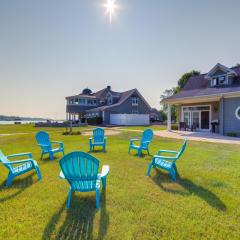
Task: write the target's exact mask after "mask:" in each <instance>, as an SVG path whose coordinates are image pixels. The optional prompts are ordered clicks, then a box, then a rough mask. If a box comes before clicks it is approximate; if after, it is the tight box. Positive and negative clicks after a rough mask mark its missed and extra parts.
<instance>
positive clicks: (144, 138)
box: [141, 129, 153, 147]
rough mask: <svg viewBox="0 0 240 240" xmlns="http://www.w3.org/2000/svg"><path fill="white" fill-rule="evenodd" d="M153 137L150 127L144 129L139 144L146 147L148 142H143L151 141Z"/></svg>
mask: <svg viewBox="0 0 240 240" xmlns="http://www.w3.org/2000/svg"><path fill="white" fill-rule="evenodd" d="M152 139H153V131H152V130H151V129H146V130H145V131H144V132H143V134H142V139H141V146H142V147H147V146H148V144H149V143H144V142H146V141H149V142H151V141H152Z"/></svg>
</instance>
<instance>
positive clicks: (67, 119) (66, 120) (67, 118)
mask: <svg viewBox="0 0 240 240" xmlns="http://www.w3.org/2000/svg"><path fill="white" fill-rule="evenodd" d="M67 120H68V112H66V121H67Z"/></svg>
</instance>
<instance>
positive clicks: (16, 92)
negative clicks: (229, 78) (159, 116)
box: [0, 0, 240, 119]
mask: <svg viewBox="0 0 240 240" xmlns="http://www.w3.org/2000/svg"><path fill="white" fill-rule="evenodd" d="M104 3H105V0H70V1H67V0H21V1H19V0H15V1H13V0H1V1H0V83H1V94H0V114H5V115H20V116H42V117H51V118H58V119H59V118H64V117H65V104H66V103H65V96H68V95H72V94H77V93H80V92H81V90H82V89H83V88H84V87H89V88H91V89H92V90H93V91H95V90H99V89H101V88H104V87H105V86H107V85H111V86H112V89H113V90H116V91H122V90H128V89H131V88H135V87H136V88H138V89H139V91H140V92H141V93H142V95H143V96H144V97H145V98H146V100H147V101H148V102H149V103H150V104H151V105H152V106H154V107H157V108H159V107H160V106H159V96H160V94H161V93H162V92H163V91H164V89H166V88H170V87H172V86H174V85H176V82H177V79H178V78H179V77H180V76H181V75H182V74H183V73H184V72H186V71H189V70H192V69H196V70H200V71H201V72H206V71H208V70H210V68H212V67H213V65H215V64H216V63H217V62H221V63H222V64H224V65H226V66H229V67H231V66H233V65H235V64H236V63H239V62H240V45H239V42H240V31H239V23H240V14H239V9H240V1H239V0H235V1H234V0H229V1H227V0H226V1H221V0H218V1H217V0H202V1H195V0H192V1H190V0H188V1H187V0H182V1H179V0H169V1H163V0H116V4H117V5H118V6H119V9H118V10H117V11H116V14H115V15H114V17H113V21H112V24H109V22H108V18H107V16H106V14H105V10H104V8H103V4H104Z"/></svg>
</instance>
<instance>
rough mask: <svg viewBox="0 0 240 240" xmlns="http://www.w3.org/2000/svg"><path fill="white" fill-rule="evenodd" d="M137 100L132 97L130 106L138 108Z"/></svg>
mask: <svg viewBox="0 0 240 240" xmlns="http://www.w3.org/2000/svg"><path fill="white" fill-rule="evenodd" d="M138 103H139V98H138V97H132V106H138Z"/></svg>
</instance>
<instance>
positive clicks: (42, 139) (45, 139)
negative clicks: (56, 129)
mask: <svg viewBox="0 0 240 240" xmlns="http://www.w3.org/2000/svg"><path fill="white" fill-rule="evenodd" d="M36 140H37V142H38V144H43V145H47V146H48V147H45V146H41V148H42V150H43V151H48V150H51V149H52V146H51V143H50V139H49V135H48V133H47V132H44V131H40V132H38V133H37V135H36Z"/></svg>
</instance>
